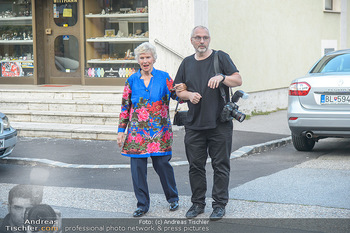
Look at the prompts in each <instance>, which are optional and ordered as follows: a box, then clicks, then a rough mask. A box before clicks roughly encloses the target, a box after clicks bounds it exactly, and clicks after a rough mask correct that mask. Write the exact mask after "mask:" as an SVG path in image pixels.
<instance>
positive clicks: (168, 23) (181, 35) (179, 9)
mask: <svg viewBox="0 0 350 233" xmlns="http://www.w3.org/2000/svg"><path fill="white" fill-rule="evenodd" d="M148 5H149V31H150V38H149V39H150V43H152V44H154V45H156V47H157V54H158V60H157V62H156V64H155V65H154V66H155V67H156V68H157V69H161V70H164V71H166V72H168V73H169V74H170V76H171V77H172V78H175V75H176V72H177V69H178V67H179V65H180V63H181V61H182V58H180V57H178V56H177V55H175V54H173V53H172V52H170V51H168V50H167V49H165V48H164V47H162V46H161V45H159V44H158V43H155V40H158V41H159V42H160V43H163V44H164V45H166V46H168V47H170V48H171V49H173V50H174V51H176V52H177V53H179V54H181V55H182V56H183V57H186V56H188V55H190V54H191V53H193V48H192V45H191V43H190V33H191V30H192V28H193V25H194V0H181V1H179V0H167V1H164V0H149V2H148Z"/></svg>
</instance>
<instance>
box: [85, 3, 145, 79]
mask: <svg viewBox="0 0 350 233" xmlns="http://www.w3.org/2000/svg"><path fill="white" fill-rule="evenodd" d="M85 32H86V50H85V51H86V70H85V76H87V77H89V78H127V77H129V76H130V75H132V74H133V73H134V72H136V71H137V70H138V68H139V65H138V64H137V61H136V60H135V57H134V54H133V51H134V49H135V48H136V47H137V46H138V45H140V44H141V43H143V42H146V41H149V27H148V0H133V1H130V0H108V1H106V0H86V1H85Z"/></svg>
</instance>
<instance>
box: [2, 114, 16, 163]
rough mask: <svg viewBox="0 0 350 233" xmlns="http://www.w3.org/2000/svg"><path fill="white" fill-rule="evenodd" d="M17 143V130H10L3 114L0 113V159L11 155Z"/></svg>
mask: <svg viewBox="0 0 350 233" xmlns="http://www.w3.org/2000/svg"><path fill="white" fill-rule="evenodd" d="M16 143H17V130H16V129H14V128H12V127H11V125H10V122H9V120H8V118H7V116H5V114H3V113H1V112H0V158H4V157H6V156H8V155H10V154H11V152H12V151H13V148H14V147H15V145H16Z"/></svg>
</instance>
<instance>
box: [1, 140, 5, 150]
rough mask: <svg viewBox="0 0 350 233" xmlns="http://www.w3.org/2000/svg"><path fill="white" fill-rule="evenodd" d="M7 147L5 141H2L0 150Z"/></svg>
mask: <svg viewBox="0 0 350 233" xmlns="http://www.w3.org/2000/svg"><path fill="white" fill-rule="evenodd" d="M4 147H5V139H0V149H3V148H4Z"/></svg>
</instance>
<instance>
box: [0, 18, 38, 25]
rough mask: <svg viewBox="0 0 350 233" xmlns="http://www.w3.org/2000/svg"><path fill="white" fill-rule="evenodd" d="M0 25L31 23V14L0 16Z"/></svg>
mask: <svg viewBox="0 0 350 233" xmlns="http://www.w3.org/2000/svg"><path fill="white" fill-rule="evenodd" d="M0 25H32V16H21V17H6V18H0Z"/></svg>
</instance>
